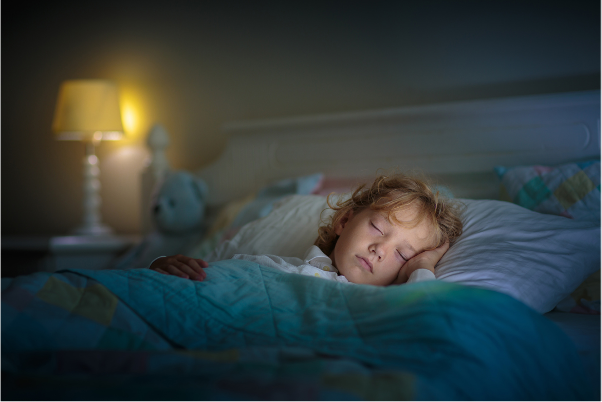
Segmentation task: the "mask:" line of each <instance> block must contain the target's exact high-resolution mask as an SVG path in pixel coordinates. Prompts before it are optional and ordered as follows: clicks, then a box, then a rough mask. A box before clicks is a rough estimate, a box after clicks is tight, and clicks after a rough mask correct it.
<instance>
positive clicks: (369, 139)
mask: <svg viewBox="0 0 602 402" xmlns="http://www.w3.org/2000/svg"><path fill="white" fill-rule="evenodd" d="M223 130H224V131H225V132H226V133H227V134H229V143H228V146H227V147H226V150H225V151H224V153H223V154H222V155H221V157H220V158H219V159H218V160H217V161H216V162H215V163H214V164H212V165H211V166H208V167H205V168H203V169H200V170H198V172H197V173H198V174H199V175H200V176H201V177H202V178H203V179H205V180H206V181H207V183H208V185H209V189H210V204H212V205H216V204H219V203H222V202H226V201H230V200H233V199H236V198H239V197H242V196H245V195H247V194H249V193H250V192H252V191H254V190H256V189H258V188H260V187H262V186H264V185H266V184H267V183H269V182H271V181H274V180H277V179H282V178H286V177H295V176H300V175H306V174H311V173H317V172H323V173H324V174H325V175H326V176H327V177H330V178H337V179H345V178H358V177H360V178H366V179H368V178H371V177H374V176H375V175H376V173H377V169H379V168H384V169H387V170H390V169H394V168H397V169H399V170H407V169H414V170H416V169H418V170H419V171H421V172H424V173H426V174H428V175H430V176H433V177H435V178H436V179H437V181H438V182H439V183H440V184H443V185H446V186H447V187H449V188H450V189H451V190H452V193H453V194H454V195H455V196H456V197H460V198H498V196H499V185H498V183H497V180H496V177H495V174H494V172H493V167H494V166H496V165H504V166H517V165H527V164H528V165H530V164H546V165H557V164H560V163H565V162H570V161H576V160H583V159H587V158H599V157H600V91H587V92H573V93H562V94H552V95H542V96H526V97H516V98H502V99H492V100H479V101H468V102H454V103H446V104H437V105H427V106H416V107H403V108H395V109H385V110H374V111H358V112H349V113H339V114H331V115H317V116H305V117H295V118H285V119H273V120H259V121H239V122H231V123H226V124H225V125H224V126H223Z"/></svg>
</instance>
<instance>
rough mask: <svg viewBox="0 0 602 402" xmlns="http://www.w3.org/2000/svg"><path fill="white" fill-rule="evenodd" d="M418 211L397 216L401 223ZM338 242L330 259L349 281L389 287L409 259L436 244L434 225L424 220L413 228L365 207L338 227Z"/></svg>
mask: <svg viewBox="0 0 602 402" xmlns="http://www.w3.org/2000/svg"><path fill="white" fill-rule="evenodd" d="M416 213H417V211H416V209H415V208H407V209H405V210H402V211H398V212H396V213H395V217H396V218H397V219H398V220H399V221H400V222H404V221H410V220H412V219H413V218H414V217H415V216H416ZM335 232H336V234H337V235H339V239H338V240H337V243H336V245H335V247H334V250H333V252H332V254H331V255H330V258H331V259H332V263H333V264H334V266H335V267H337V269H338V270H339V272H340V273H341V275H344V276H345V278H347V280H349V281H350V282H354V283H364V284H371V285H379V286H387V285H390V284H391V283H393V281H394V280H395V279H396V278H397V275H398V274H399V270H400V269H401V267H402V266H403V265H404V264H405V262H406V261H407V260H409V259H410V258H412V257H414V256H415V255H416V254H419V253H421V252H422V251H424V250H426V249H429V248H432V247H433V246H434V245H433V244H432V242H433V237H432V227H431V225H430V224H429V223H428V222H426V221H425V220H423V221H422V222H420V224H418V225H416V226H414V227H413V228H405V227H402V226H399V225H396V224H395V223H393V222H390V221H389V220H388V219H387V216H386V212H378V211H374V210H372V209H369V208H366V209H364V210H362V211H360V212H359V213H356V214H353V213H352V212H351V213H349V214H348V215H347V216H345V217H344V218H343V219H342V220H341V222H340V223H339V224H338V225H337V226H336V227H335Z"/></svg>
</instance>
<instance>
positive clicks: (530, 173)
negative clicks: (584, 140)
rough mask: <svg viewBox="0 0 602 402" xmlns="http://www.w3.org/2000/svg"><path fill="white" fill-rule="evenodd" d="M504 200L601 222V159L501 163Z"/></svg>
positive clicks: (499, 175) (530, 207)
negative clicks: (515, 164) (542, 163)
mask: <svg viewBox="0 0 602 402" xmlns="http://www.w3.org/2000/svg"><path fill="white" fill-rule="evenodd" d="M495 171H496V173H497V175H498V177H499V178H500V180H501V182H502V189H501V191H502V199H504V200H507V201H512V202H514V203H515V204H518V205H520V206H522V207H525V208H528V209H530V210H533V211H537V212H542V213H546V214H554V215H563V216H566V217H568V218H575V219H580V220H582V219H590V220H595V221H598V222H599V221H600V161H597V160H596V161H588V162H578V163H568V164H565V165H560V166H557V167H549V166H519V167H515V168H506V167H503V166H498V167H496V168H495Z"/></svg>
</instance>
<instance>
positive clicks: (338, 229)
mask: <svg viewBox="0 0 602 402" xmlns="http://www.w3.org/2000/svg"><path fill="white" fill-rule="evenodd" d="M352 217H353V211H349V212H347V213H346V214H345V215H343V217H342V218H341V220H340V221H339V223H337V225H336V227H335V228H334V232H335V233H336V234H337V236H340V235H341V233H343V229H344V228H345V225H347V222H349V220H350V219H351V218H352Z"/></svg>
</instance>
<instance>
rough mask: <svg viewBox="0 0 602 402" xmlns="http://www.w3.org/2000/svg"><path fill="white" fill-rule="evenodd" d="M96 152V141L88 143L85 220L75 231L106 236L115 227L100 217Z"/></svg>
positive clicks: (85, 176) (77, 233)
mask: <svg viewBox="0 0 602 402" xmlns="http://www.w3.org/2000/svg"><path fill="white" fill-rule="evenodd" d="M98 165H99V164H98V158H97V157H96V155H95V152H94V143H93V142H91V143H88V144H86V157H85V158H84V199H83V208H84V222H83V224H82V225H81V226H79V227H78V228H76V229H75V230H74V231H73V234H76V235H88V236H104V235H110V234H112V233H113V229H111V228H110V227H108V226H107V225H105V224H103V223H102V222H101V217H100V204H101V199H100V180H98V176H99V175H100V169H99V166H98Z"/></svg>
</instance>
